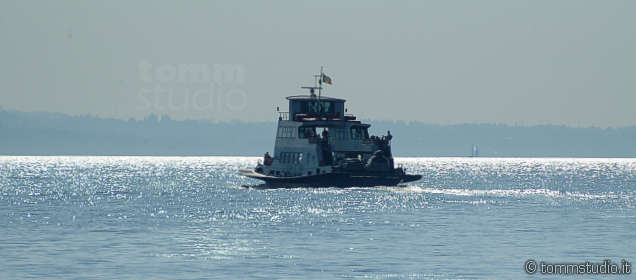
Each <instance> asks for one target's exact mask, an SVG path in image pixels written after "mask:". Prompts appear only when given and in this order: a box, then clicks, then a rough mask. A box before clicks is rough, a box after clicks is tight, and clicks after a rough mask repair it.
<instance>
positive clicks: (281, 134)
mask: <svg viewBox="0 0 636 280" xmlns="http://www.w3.org/2000/svg"><path fill="white" fill-rule="evenodd" d="M294 131H295V128H294V127H286V126H281V127H278V133H277V136H278V138H295V137H296V136H295V133H294Z"/></svg>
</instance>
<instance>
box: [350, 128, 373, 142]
mask: <svg viewBox="0 0 636 280" xmlns="http://www.w3.org/2000/svg"><path fill="white" fill-rule="evenodd" d="M368 138H369V132H368V130H367V128H366V127H362V126H352V127H351V139H352V140H362V139H368Z"/></svg>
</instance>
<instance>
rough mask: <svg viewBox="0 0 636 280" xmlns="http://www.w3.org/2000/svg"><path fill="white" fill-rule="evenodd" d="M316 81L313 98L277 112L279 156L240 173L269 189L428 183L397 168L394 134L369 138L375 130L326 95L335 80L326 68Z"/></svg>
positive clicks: (342, 102)
mask: <svg viewBox="0 0 636 280" xmlns="http://www.w3.org/2000/svg"><path fill="white" fill-rule="evenodd" d="M314 78H315V80H316V81H315V85H314V86H311V87H301V88H303V89H306V90H308V91H309V94H308V95H294V96H288V97H287V100H288V101H289V110H288V111H287V112H280V110H278V109H277V111H279V117H278V130H277V133H276V142H275V146H274V154H273V156H272V155H270V154H269V153H265V156H264V157H263V161H262V162H261V161H259V163H258V164H257V165H256V167H255V168H254V169H240V170H239V173H240V174H241V175H243V176H246V177H250V178H254V179H258V180H262V181H264V182H265V185H266V186H267V187H354V186H359V187H369V186H395V185H398V184H400V183H406V182H411V181H416V180H419V179H421V178H422V176H421V175H410V174H406V171H405V169H404V168H402V167H397V168H396V167H395V163H394V160H393V155H392V153H391V139H392V135H391V132H390V131H387V135H384V136H369V132H368V129H369V127H370V126H371V125H370V124H367V123H363V122H361V121H360V120H357V118H356V116H354V115H351V114H347V109H345V100H344V99H340V98H333V97H326V96H322V90H323V83H324V84H332V80H331V78H330V77H329V76H327V75H325V74H324V73H323V71H322V69H321V71H320V74H319V75H314ZM316 91H318V95H316Z"/></svg>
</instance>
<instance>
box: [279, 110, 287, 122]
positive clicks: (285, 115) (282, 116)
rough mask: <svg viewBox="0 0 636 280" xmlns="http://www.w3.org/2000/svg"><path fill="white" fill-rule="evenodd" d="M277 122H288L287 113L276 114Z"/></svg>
mask: <svg viewBox="0 0 636 280" xmlns="http://www.w3.org/2000/svg"><path fill="white" fill-rule="evenodd" d="M278 120H279V121H288V120H289V112H278Z"/></svg>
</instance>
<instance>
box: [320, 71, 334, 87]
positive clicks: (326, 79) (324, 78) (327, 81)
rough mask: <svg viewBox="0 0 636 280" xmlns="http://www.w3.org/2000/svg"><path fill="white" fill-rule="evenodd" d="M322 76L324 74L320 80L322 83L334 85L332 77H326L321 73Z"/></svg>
mask: <svg viewBox="0 0 636 280" xmlns="http://www.w3.org/2000/svg"><path fill="white" fill-rule="evenodd" d="M321 74H322V77H321V78H320V81H321V82H323V83H328V84H330V85H331V84H332V81H331V77H329V76H327V75H325V74H324V73H321Z"/></svg>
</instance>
